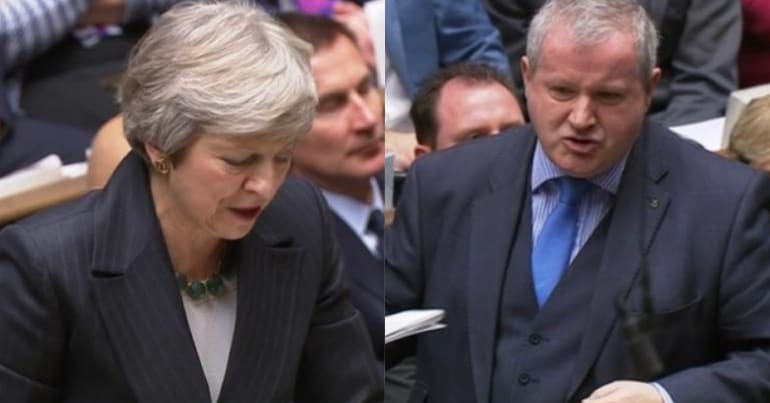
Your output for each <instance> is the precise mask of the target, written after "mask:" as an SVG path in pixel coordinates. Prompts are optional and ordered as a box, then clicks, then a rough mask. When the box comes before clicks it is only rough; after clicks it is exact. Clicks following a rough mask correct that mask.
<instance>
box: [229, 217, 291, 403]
mask: <svg viewBox="0 0 770 403" xmlns="http://www.w3.org/2000/svg"><path fill="white" fill-rule="evenodd" d="M268 212H269V210H266V211H265V213H266V214H265V215H264V216H263V217H261V218H260V219H259V221H258V222H257V225H256V227H255V230H254V231H252V232H251V233H250V234H249V235H248V236H247V237H246V238H244V239H243V240H242V241H240V242H237V243H236V244H235V245H233V247H232V248H231V250H230V252H229V253H228V256H227V258H226V260H225V264H230V265H233V266H234V269H235V273H236V281H237V287H238V297H237V300H238V310H237V313H236V322H235V332H234V334H233V342H232V346H231V348H230V356H229V358H228V363H227V372H226V374H225V379H224V381H223V383H222V391H221V393H220V396H219V402H244V401H271V400H275V399H276V396H281V395H282V394H284V393H287V392H288V391H285V390H279V389H280V387H281V386H280V385H279V380H280V379H282V377H281V376H280V374H281V373H282V372H284V371H285V369H284V368H283V366H284V365H285V364H286V363H288V362H291V361H292V360H290V359H288V358H287V357H286V354H287V353H290V352H294V351H296V349H297V345H295V344H292V337H289V336H288V335H297V334H301V333H302V332H303V331H304V330H303V329H296V328H295V327H296V325H297V321H295V320H293V319H292V315H293V314H294V313H295V312H296V311H297V300H298V298H299V292H300V290H301V287H302V276H301V274H302V270H300V264H301V257H302V253H303V249H301V248H298V247H295V246H294V243H293V241H292V239H291V238H289V237H288V236H287V235H281V234H282V233H283V231H281V230H280V229H281V228H282V225H281V223H280V222H277V220H275V221H273V220H272V217H271V216H269V215H268V214H267V213H268ZM276 335H287V336H281V337H277V336H276Z"/></svg>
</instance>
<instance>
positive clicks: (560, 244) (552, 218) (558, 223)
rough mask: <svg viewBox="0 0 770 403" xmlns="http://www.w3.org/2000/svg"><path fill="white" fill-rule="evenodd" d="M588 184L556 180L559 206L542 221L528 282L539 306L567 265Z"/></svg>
mask: <svg viewBox="0 0 770 403" xmlns="http://www.w3.org/2000/svg"><path fill="white" fill-rule="evenodd" d="M589 184H590V183H589V182H588V181H586V180H583V179H575V178H570V177H562V178H559V179H557V185H558V186H559V202H558V203H557V204H556V207H555V208H554V209H553V211H552V212H551V215H549V216H548V218H547V219H546V220H545V224H543V229H542V230H540V237H539V238H538V240H537V245H535V248H534V250H533V251H532V279H533V281H534V283H535V296H536V297H537V303H538V305H539V306H543V304H545V301H546V300H548V296H549V295H551V292H552V291H553V289H554V288H555V287H556V284H558V283H559V279H560V278H561V276H562V273H564V269H566V268H567V266H568V265H569V258H570V255H571V254H572V246H573V244H574V242H575V235H576V234H577V217H578V204H579V203H580V198H581V197H583V195H584V194H585V192H586V190H588V188H589Z"/></svg>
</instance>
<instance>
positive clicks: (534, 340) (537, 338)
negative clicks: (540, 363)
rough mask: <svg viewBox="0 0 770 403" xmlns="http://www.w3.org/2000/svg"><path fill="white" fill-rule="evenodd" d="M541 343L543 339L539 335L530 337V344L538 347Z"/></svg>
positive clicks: (535, 334)
mask: <svg viewBox="0 0 770 403" xmlns="http://www.w3.org/2000/svg"><path fill="white" fill-rule="evenodd" d="M541 341H543V337H542V336H540V335H539V334H537V333H533V334H530V335H529V344H531V345H533V346H536V345H538V344H540V342H541Z"/></svg>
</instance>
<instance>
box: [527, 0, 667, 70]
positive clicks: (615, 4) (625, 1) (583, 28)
mask: <svg viewBox="0 0 770 403" xmlns="http://www.w3.org/2000/svg"><path fill="white" fill-rule="evenodd" d="M556 26H558V27H567V28H568V29H570V30H571V32H572V35H573V37H574V39H575V42H577V44H578V45H581V46H592V45H596V44H598V43H600V42H602V41H603V40H606V38H607V37H609V36H610V35H613V34H616V33H618V32H631V34H632V35H633V36H634V43H635V44H636V53H637V57H638V69H639V74H640V75H641V78H642V80H644V81H646V80H647V79H649V78H650V74H652V69H654V68H655V66H656V65H657V51H658V42H659V39H658V31H657V30H656V29H655V24H653V22H652V21H651V20H650V18H649V16H648V15H647V12H646V11H645V10H644V8H643V7H642V6H640V5H639V4H638V3H637V2H636V1H635V0H550V1H548V2H547V3H546V4H545V5H544V6H543V7H542V8H541V9H540V11H538V12H537V14H536V15H535V18H533V19H532V23H531V24H530V26H529V32H528V34H527V58H528V59H529V65H530V69H531V71H532V72H533V73H534V72H535V69H536V68H537V64H538V61H539V60H540V53H541V50H542V48H543V42H544V40H545V37H546V35H547V34H548V33H549V32H551V31H552V30H553V29H554V27H556Z"/></svg>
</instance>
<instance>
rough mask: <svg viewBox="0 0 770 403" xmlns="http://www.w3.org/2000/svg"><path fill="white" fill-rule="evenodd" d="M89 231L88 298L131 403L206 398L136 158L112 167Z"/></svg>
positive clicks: (131, 156) (143, 171) (140, 163)
mask: <svg viewBox="0 0 770 403" xmlns="http://www.w3.org/2000/svg"><path fill="white" fill-rule="evenodd" d="M94 226H95V232H94V233H95V239H94V245H95V248H94V257H93V265H92V276H93V277H92V281H93V289H94V294H95V295H94V296H95V299H96V304H97V308H98V310H99V312H100V314H101V318H102V321H103V323H104V326H105V328H106V330H107V335H108V337H109V338H110V341H111V345H112V346H113V351H114V353H115V355H116V357H117V360H118V362H119V363H120V365H121V367H122V370H123V372H124V373H125V375H126V379H127V380H128V382H129V384H130V385H131V387H132V389H133V391H134V393H135V394H136V397H137V400H139V401H162V400H166V401H187V402H206V401H209V400H210V397H209V393H208V386H207V383H206V380H205V377H204V375H203V370H202V368H201V366H200V362H199V360H198V356H197V353H196V350H195V346H194V343H193V340H192V336H191V334H190V331H189V326H188V325H187V319H186V316H185V314H184V309H183V307H182V301H181V298H180V295H179V289H178V288H177V286H176V280H175V278H174V275H173V272H172V270H171V264H170V260H169V257H168V255H167V253H166V249H165V243H164V240H163V236H162V233H161V231H160V227H159V224H158V222H157V220H156V218H155V212H154V207H153V202H152V199H151V197H150V194H149V188H148V180H147V173H146V168H145V166H144V162H143V161H142V160H141V158H140V157H139V156H137V155H135V154H133V153H131V154H129V156H128V157H127V158H126V159H125V160H124V161H123V163H121V165H120V166H119V167H118V169H117V171H116V173H115V175H114V177H113V179H112V180H111V182H110V184H109V185H108V187H107V188H106V189H105V191H104V192H103V195H102V200H101V201H100V203H99V204H98V206H97V207H96V210H95V211H94Z"/></svg>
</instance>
